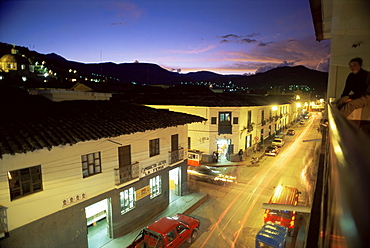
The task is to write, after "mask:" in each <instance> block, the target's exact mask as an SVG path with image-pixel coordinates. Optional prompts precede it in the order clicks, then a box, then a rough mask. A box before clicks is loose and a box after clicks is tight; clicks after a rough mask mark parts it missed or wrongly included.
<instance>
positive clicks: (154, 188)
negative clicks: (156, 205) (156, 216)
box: [150, 176, 162, 199]
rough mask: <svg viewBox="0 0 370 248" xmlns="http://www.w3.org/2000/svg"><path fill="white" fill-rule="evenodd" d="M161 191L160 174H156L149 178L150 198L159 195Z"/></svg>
mask: <svg viewBox="0 0 370 248" xmlns="http://www.w3.org/2000/svg"><path fill="white" fill-rule="evenodd" d="M161 193H162V180H161V176H156V177H153V178H152V179H150V198H151V199H152V198H154V197H156V196H159V195H160V194H161Z"/></svg>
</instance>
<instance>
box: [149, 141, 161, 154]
mask: <svg viewBox="0 0 370 248" xmlns="http://www.w3.org/2000/svg"><path fill="white" fill-rule="evenodd" d="M158 154H159V139H152V140H149V156H150V157H153V156H155V155H158Z"/></svg>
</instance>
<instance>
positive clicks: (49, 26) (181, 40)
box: [0, 0, 330, 74]
mask: <svg viewBox="0 0 370 248" xmlns="http://www.w3.org/2000/svg"><path fill="white" fill-rule="evenodd" d="M0 41H1V42H4V43H8V44H14V45H17V46H23V47H27V48H28V49H30V50H34V51H37V52H39V53H42V54H48V53H56V54H59V55H60V56H62V57H64V58H66V59H67V60H71V61H78V62H83V63H100V62H114V63H132V62H134V61H138V62H145V63H153V64H157V65H159V66H161V67H163V68H166V69H168V70H174V71H179V72H181V73H187V72H190V71H200V70H206V71H212V72H216V73H220V74H244V73H255V72H264V71H266V70H269V69H272V68H275V67H278V66H284V65H286V66H296V65H304V66H306V67H308V68H310V69H316V70H320V71H327V70H328V62H329V52H330V51H329V50H330V46H329V41H327V40H324V41H321V42H318V41H316V37H315V31H314V28H313V23H312V17H311V12H310V6H309V0H255V1H252V0H135V1H111V0H104V1H103V0H99V1H92V0H90V1H88V0H1V1H0Z"/></svg>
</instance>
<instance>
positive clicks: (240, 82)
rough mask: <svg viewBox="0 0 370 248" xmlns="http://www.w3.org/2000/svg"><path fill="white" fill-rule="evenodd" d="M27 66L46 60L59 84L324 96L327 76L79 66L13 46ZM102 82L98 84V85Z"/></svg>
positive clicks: (1, 47) (281, 70) (302, 71)
mask: <svg viewBox="0 0 370 248" xmlns="http://www.w3.org/2000/svg"><path fill="white" fill-rule="evenodd" d="M11 48H13V45H10V44H6V43H0V56H3V55H5V54H8V53H10V50H11ZM16 49H17V50H18V51H19V53H20V54H22V55H24V56H26V57H27V58H29V60H30V61H31V63H32V62H33V63H34V62H35V61H46V66H47V67H48V68H50V69H51V70H53V71H54V72H56V73H57V75H59V78H60V81H61V80H64V79H65V78H71V77H72V76H75V77H77V76H78V77H77V78H81V80H82V79H83V80H85V79H86V78H87V79H94V78H95V79H104V81H105V82H106V83H127V84H137V85H166V86H175V85H180V84H203V85H206V84H214V85H215V87H216V88H217V87H220V88H222V87H223V86H225V85H229V84H230V82H231V83H232V84H233V85H235V86H237V87H239V88H244V89H245V88H248V89H255V90H270V89H272V88H279V89H287V88H288V87H289V86H292V85H298V86H304V85H306V86H308V87H310V88H311V90H312V89H313V91H314V92H318V93H319V94H324V93H325V92H326V88H327V81H328V73H327V72H321V71H317V70H312V69H308V68H306V67H304V66H293V67H278V68H275V69H272V70H269V71H266V72H264V73H257V74H254V75H248V76H247V75H222V74H217V73H214V72H209V71H198V72H190V73H178V72H172V71H169V70H166V69H164V68H162V67H160V66H159V65H156V64H150V63H138V62H136V63H121V64H116V63H112V62H108V63H81V62H75V61H68V60H66V59H65V58H63V57H62V56H60V55H58V54H56V53H50V54H46V55H44V54H40V53H37V52H35V51H30V50H29V49H27V48H25V47H18V46H17V47H16ZM100 83H102V82H100Z"/></svg>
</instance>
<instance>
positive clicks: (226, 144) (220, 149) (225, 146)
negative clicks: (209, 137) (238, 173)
mask: <svg viewBox="0 0 370 248" xmlns="http://www.w3.org/2000/svg"><path fill="white" fill-rule="evenodd" d="M230 148H231V139H219V140H217V153H218V162H224V161H227V160H229V159H228V157H229V156H230V154H229V153H230ZM231 152H232V151H231Z"/></svg>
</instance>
